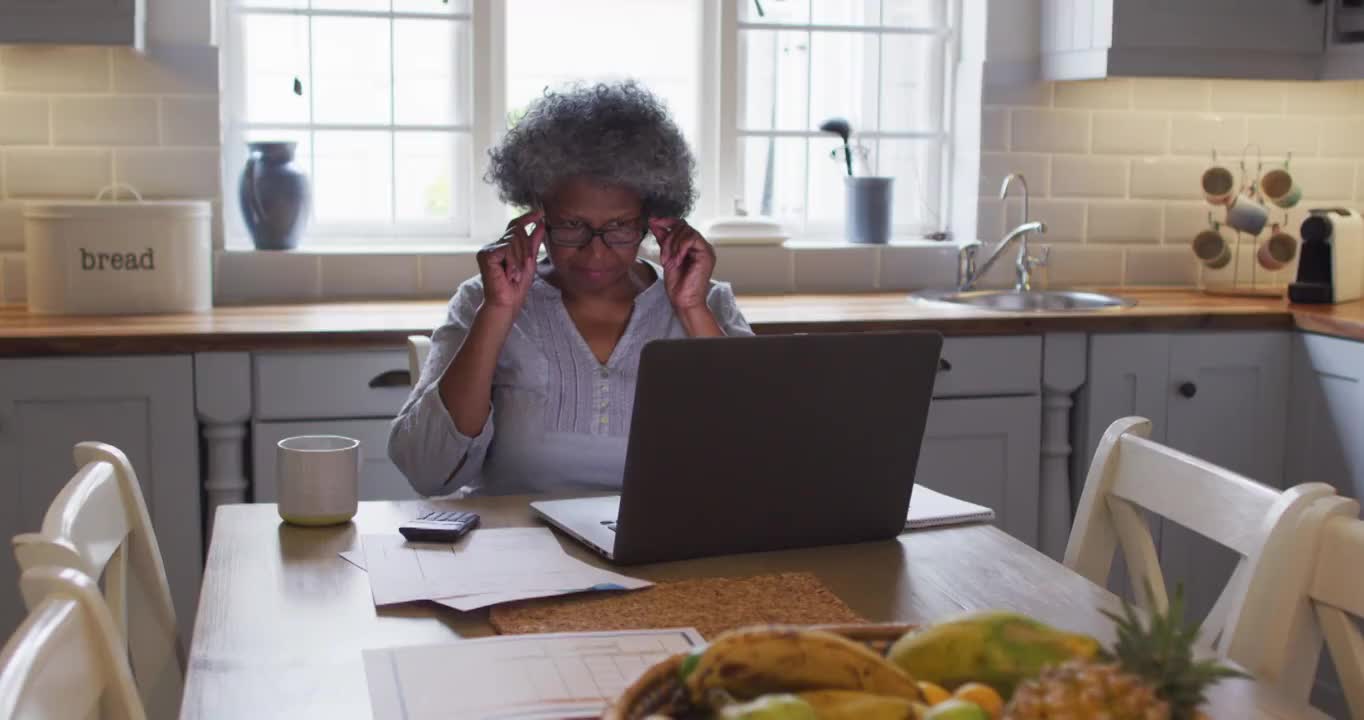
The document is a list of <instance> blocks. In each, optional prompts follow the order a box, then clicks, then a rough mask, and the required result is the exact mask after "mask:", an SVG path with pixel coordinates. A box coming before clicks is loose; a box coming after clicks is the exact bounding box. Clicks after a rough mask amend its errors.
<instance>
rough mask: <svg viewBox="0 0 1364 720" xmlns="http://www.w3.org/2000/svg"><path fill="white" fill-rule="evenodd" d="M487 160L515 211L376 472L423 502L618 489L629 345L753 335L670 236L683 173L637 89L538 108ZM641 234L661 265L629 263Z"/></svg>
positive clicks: (437, 336)
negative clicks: (396, 471)
mask: <svg viewBox="0 0 1364 720" xmlns="http://www.w3.org/2000/svg"><path fill="white" fill-rule="evenodd" d="M490 156H491V167H490V169H489V170H488V175H487V178H486V179H487V180H488V181H489V182H492V183H494V184H495V185H496V186H497V188H498V191H499V194H500V196H501V198H502V200H503V201H504V202H508V203H511V204H513V205H517V206H521V207H525V208H530V211H529V212H527V213H526V214H524V215H521V216H520V217H518V218H516V219H515V220H513V221H512V222H511V224H509V225H508V226H507V232H506V234H504V235H503V236H502V238H501V239H500V240H499V241H498V242H496V243H494V244H492V245H489V246H487V247H485V248H483V249H482V250H481V251H480V252H479V253H478V267H479V275H478V277H475V278H471V279H469V280H467V281H465V282H464V283H463V284H461V285H460V286H459V289H458V290H457V291H456V292H455V295H454V297H453V298H452V299H451V300H450V306H449V315H448V317H447V318H446V320H445V323H444V324H443V325H441V326H440V327H439V328H437V329H436V331H435V333H434V334H433V335H432V338H431V340H432V344H431V354H430V356H429V357H428V358H427V361H426V365H425V367H424V368H423V369H422V373H421V378H420V379H419V380H418V382H417V383H416V386H415V387H414V388H413V389H412V394H411V396H410V397H409V398H408V400H407V403H406V404H405V405H404V406H403V408H402V411H401V412H400V413H399V414H398V417H397V419H396V420H394V422H393V427H392V430H391V433H390V435H389V443H388V452H389V457H391V458H392V459H393V462H394V463H395V464H396V465H397V466H398V467H399V468H400V469H401V470H402V471H403V473H404V474H405V475H406V476H407V479H408V481H409V482H411V483H412V487H414V488H415V489H416V490H417V491H418V492H420V493H422V494H424V495H444V494H448V493H452V492H456V491H459V490H461V489H462V488H471V489H476V490H477V491H479V492H484V493H490V494H491V493H520V492H539V491H550V490H614V489H619V487H620V482H621V476H622V473H623V469H624V463H625V447H626V438H627V436H628V434H629V429H630V416H631V409H632V408H631V406H632V404H633V401H634V395H635V382H636V375H637V373H638V370H639V357H640V351H641V350H642V349H643V347H644V345H645V344H646V343H648V342H649V341H650V340H655V339H658V338H680V337H714V336H721V335H749V334H751V331H750V330H749V327H748V323H747V322H745V320H744V318H743V316H742V315H741V314H740V313H739V310H738V308H737V306H736V305H735V302H734V294H733V292H732V291H731V290H730V288H729V286H728V285H727V284H724V283H719V282H716V281H714V280H712V279H711V273H712V271H713V270H714V268H715V252H714V250H713V248H711V246H710V244H709V243H708V242H706V239H705V238H703V237H702V236H701V234H700V233H698V232H697V231H696V230H695V229H693V228H692V227H690V226H689V225H688V224H687V223H686V222H685V221H684V220H682V219H681V218H682V217H684V216H685V215H686V214H687V212H688V211H689V210H690V209H691V207H692V203H693V200H694V199H695V195H696V193H695V189H694V188H693V185H692V171H693V167H694V164H695V162H694V160H693V159H692V155H691V152H690V150H688V148H687V144H686V142H685V140H684V139H683V138H682V133H681V132H679V130H678V128H677V125H676V124H674V122H673V121H672V119H671V118H669V116H668V114H667V111H666V110H665V109H664V108H663V106H662V104H661V103H660V102H659V101H658V99H657V98H655V97H654V96H653V95H652V94H651V93H650V92H649V91H648V90H646V89H645V88H643V87H641V86H639V85H637V84H634V83H620V84H611V85H596V86H591V87H579V88H575V89H571V90H567V91H564V92H553V93H547V94H546V95H544V96H543V97H542V98H540V99H539V100H537V101H536V102H535V103H534V104H533V105H531V107H530V108H529V109H528V111H527V113H526V115H525V116H524V117H523V118H522V119H521V120H520V121H519V122H518V123H517V124H516V126H515V127H514V128H512V129H511V130H510V131H509V132H508V133H507V135H506V137H505V138H504V139H503V141H502V143H501V145H500V146H499V147H497V148H496V149H494V150H492V151H491V153H490ZM650 233H652V234H653V236H654V237H655V238H656V239H657V240H658V243H659V249H660V259H661V260H662V265H658V264H655V263H652V262H649V261H647V260H645V259H642V258H640V257H639V248H640V244H641V243H642V242H643V241H644V239H645V237H646V236H647V235H648V234H650ZM541 247H543V248H544V249H545V250H546V256H547V257H545V258H544V259H539V251H540V249H541ZM697 371H698V372H704V368H697Z"/></svg>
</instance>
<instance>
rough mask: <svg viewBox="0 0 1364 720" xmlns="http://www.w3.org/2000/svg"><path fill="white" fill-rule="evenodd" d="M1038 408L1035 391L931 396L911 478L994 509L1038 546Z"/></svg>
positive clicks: (1004, 523) (1013, 531)
mask: <svg viewBox="0 0 1364 720" xmlns="http://www.w3.org/2000/svg"><path fill="white" fill-rule="evenodd" d="M1041 413H1042V405H1041V399H1040V398H1039V397H1038V396H1037V395H1025V396H1018V397H983V398H961V399H938V400H934V401H933V405H932V407H931V408H930V409H929V412H928V426H927V428H926V429H925V431H924V439H923V446H922V449H921V450H920V451H919V466H918V469H917V470H916V472H915V476H914V482H915V483H916V484H922V485H924V486H926V487H929V488H932V489H933V490H938V491H940V492H944V493H947V494H948V495H954V496H956V497H959V498H962V499H963V500H970V501H971V502H975V503H979V504H981V505H985V506H987V507H990V508H992V509H994V511H995V524H996V525H998V526H999V527H1000V529H1002V530H1004V531H1005V532H1007V533H1009V534H1010V535H1012V536H1014V537H1016V538H1018V539H1019V540H1022V541H1023V542H1025V543H1028V544H1029V545H1031V546H1033V547H1037V544H1038V502H1039V498H1040V495H1041V490H1040V479H1039V463H1038V457H1039V454H1040V452H1041V436H1040V425H1039V422H1038V421H1039V418H1040V417H1041Z"/></svg>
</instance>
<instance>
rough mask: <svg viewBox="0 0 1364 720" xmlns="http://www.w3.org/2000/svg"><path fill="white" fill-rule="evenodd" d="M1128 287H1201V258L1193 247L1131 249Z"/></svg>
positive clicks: (1127, 277) (1128, 264) (1125, 277)
mask: <svg viewBox="0 0 1364 720" xmlns="http://www.w3.org/2000/svg"><path fill="white" fill-rule="evenodd" d="M1126 267H1127V271H1126V274H1125V276H1124V277H1123V284H1124V285H1128V286H1131V285H1167V286H1177V287H1193V286H1195V285H1197V284H1198V258H1196V257H1194V254H1193V250H1192V249H1190V247H1189V246H1187V245H1183V246H1178V247H1158V248H1143V247H1134V248H1128V249H1127V265H1126Z"/></svg>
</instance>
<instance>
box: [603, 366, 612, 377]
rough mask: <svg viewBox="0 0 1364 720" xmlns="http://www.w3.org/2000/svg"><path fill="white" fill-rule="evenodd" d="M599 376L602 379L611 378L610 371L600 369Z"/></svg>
mask: <svg viewBox="0 0 1364 720" xmlns="http://www.w3.org/2000/svg"><path fill="white" fill-rule="evenodd" d="M601 376H602V377H604V378H608V377H611V371H610V370H607V369H606V368H602V369H601Z"/></svg>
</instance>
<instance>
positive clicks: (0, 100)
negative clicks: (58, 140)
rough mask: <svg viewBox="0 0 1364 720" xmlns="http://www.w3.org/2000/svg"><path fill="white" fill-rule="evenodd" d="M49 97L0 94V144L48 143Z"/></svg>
mask: <svg viewBox="0 0 1364 720" xmlns="http://www.w3.org/2000/svg"><path fill="white" fill-rule="evenodd" d="M47 141H48V133H47V98H43V97H36V96H31V95H0V145H46V144H47Z"/></svg>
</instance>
